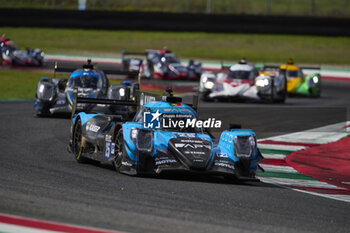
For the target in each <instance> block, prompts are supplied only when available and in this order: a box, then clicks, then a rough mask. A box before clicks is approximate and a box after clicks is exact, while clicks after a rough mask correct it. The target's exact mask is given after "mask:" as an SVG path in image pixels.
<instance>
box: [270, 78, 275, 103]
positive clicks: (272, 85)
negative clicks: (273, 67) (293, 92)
mask: <svg viewBox="0 0 350 233" xmlns="http://www.w3.org/2000/svg"><path fill="white" fill-rule="evenodd" d="M274 81H275V80H274V79H273V78H272V79H271V96H270V99H269V102H270V103H274V102H275V99H274V98H275V95H274V94H275V93H274V92H275V83H274Z"/></svg>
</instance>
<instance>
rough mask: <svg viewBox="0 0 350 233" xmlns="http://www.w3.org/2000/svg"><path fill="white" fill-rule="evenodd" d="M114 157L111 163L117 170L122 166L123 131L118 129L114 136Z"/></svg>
mask: <svg viewBox="0 0 350 233" xmlns="http://www.w3.org/2000/svg"><path fill="white" fill-rule="evenodd" d="M114 154H115V158H114V161H113V165H114V167H115V169H116V170H117V171H119V169H120V167H121V166H122V159H123V156H124V138H123V131H121V130H120V131H119V132H118V134H117V136H116V138H115V151H114Z"/></svg>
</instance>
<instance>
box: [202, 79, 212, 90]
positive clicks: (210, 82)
mask: <svg viewBox="0 0 350 233" xmlns="http://www.w3.org/2000/svg"><path fill="white" fill-rule="evenodd" d="M204 87H205V88H206V89H208V90H211V89H213V87H214V82H212V81H207V82H205V83H204Z"/></svg>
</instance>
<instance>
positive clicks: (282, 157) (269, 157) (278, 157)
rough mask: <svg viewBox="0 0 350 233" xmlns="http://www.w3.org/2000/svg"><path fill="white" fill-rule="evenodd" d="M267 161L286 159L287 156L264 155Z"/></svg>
mask: <svg viewBox="0 0 350 233" xmlns="http://www.w3.org/2000/svg"><path fill="white" fill-rule="evenodd" d="M262 155H263V156H264V158H265V159H285V158H286V155H279V154H268V153H262Z"/></svg>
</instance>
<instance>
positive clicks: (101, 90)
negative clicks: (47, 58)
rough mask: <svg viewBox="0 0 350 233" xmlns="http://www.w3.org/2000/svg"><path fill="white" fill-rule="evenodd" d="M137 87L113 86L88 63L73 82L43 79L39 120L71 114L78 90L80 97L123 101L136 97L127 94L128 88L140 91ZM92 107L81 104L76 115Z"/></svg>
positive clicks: (38, 100)
mask: <svg viewBox="0 0 350 233" xmlns="http://www.w3.org/2000/svg"><path fill="white" fill-rule="evenodd" d="M56 68H57V67H56ZM56 68H55V71H56ZM137 85H138V84H132V83H130V82H123V83H122V84H121V85H112V86H110V85H109V81H108V78H107V76H106V75H105V74H104V72H103V71H102V70H98V69H95V68H94V66H93V65H92V63H91V60H88V63H87V64H85V65H83V67H82V68H79V69H76V70H74V71H73V73H72V74H71V75H70V77H69V79H64V78H63V79H58V78H52V79H51V80H50V79H49V78H41V81H39V82H38V85H37V91H36V101H35V104H34V110H35V113H36V115H37V116H49V115H52V114H60V113H61V114H67V113H68V114H70V113H71V112H72V103H73V89H74V88H76V89H77V90H78V96H80V97H87V98H105V99H117V100H123V99H125V98H126V96H127V95H129V96H130V95H132V93H130V92H126V90H129V89H128V88H127V87H128V86H133V87H134V86H135V88H136V86H137ZM137 87H138V86H137ZM131 90H134V88H132V89H131ZM90 107H91V106H89V105H87V104H79V105H78V106H77V109H76V111H83V110H85V109H86V108H90Z"/></svg>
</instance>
